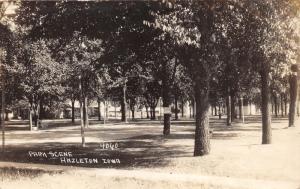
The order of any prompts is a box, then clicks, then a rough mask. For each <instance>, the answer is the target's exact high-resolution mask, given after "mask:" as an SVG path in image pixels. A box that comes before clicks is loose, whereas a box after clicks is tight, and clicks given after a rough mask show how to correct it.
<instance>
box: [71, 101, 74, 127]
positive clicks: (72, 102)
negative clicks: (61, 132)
mask: <svg viewBox="0 0 300 189" xmlns="http://www.w3.org/2000/svg"><path fill="white" fill-rule="evenodd" d="M71 104H72V115H71V116H72V123H75V100H72V101H71Z"/></svg>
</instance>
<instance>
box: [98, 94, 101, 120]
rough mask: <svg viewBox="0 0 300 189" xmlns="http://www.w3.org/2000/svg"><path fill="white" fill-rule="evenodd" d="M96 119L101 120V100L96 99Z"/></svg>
mask: <svg viewBox="0 0 300 189" xmlns="http://www.w3.org/2000/svg"><path fill="white" fill-rule="evenodd" d="M98 121H101V101H100V99H98Z"/></svg>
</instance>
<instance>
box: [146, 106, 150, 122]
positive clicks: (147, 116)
mask: <svg viewBox="0 0 300 189" xmlns="http://www.w3.org/2000/svg"><path fill="white" fill-rule="evenodd" d="M148 108H149V107H148V106H146V118H147V119H149V110H148Z"/></svg>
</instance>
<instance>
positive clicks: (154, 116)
mask: <svg viewBox="0 0 300 189" xmlns="http://www.w3.org/2000/svg"><path fill="white" fill-rule="evenodd" d="M155 108H156V107H155V106H154V107H152V108H151V109H152V117H153V120H155V119H156V114H155V113H156V112H155Z"/></svg>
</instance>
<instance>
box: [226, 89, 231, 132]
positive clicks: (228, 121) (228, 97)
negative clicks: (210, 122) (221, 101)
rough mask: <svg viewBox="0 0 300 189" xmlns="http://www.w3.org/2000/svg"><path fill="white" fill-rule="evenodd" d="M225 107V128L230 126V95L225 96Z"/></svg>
mask: <svg viewBox="0 0 300 189" xmlns="http://www.w3.org/2000/svg"><path fill="white" fill-rule="evenodd" d="M226 107H227V126H231V96H230V95H227V99H226Z"/></svg>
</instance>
